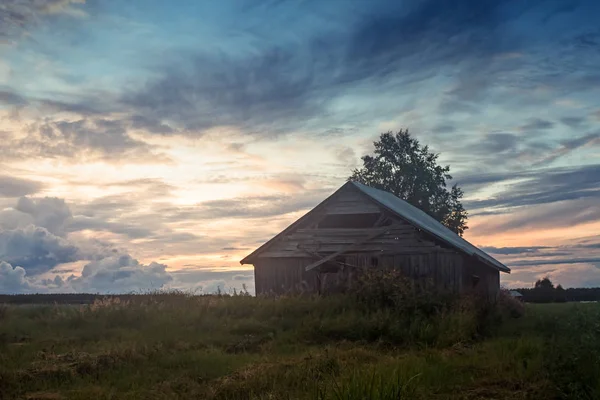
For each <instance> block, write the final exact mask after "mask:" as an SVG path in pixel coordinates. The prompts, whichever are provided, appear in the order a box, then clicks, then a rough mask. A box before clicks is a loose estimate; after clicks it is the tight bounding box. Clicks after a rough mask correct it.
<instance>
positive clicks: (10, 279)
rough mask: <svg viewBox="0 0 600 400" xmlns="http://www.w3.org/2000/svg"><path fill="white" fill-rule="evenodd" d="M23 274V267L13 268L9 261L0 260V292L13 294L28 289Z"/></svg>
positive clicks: (24, 273) (27, 283)
mask: <svg viewBox="0 0 600 400" xmlns="http://www.w3.org/2000/svg"><path fill="white" fill-rule="evenodd" d="M25 275H26V272H25V270H24V269H23V268H21V267H14V268H13V266H12V265H10V264H9V263H7V262H4V261H0V293H2V294H14V293H24V292H27V291H29V289H30V286H29V282H28V281H27V279H25Z"/></svg>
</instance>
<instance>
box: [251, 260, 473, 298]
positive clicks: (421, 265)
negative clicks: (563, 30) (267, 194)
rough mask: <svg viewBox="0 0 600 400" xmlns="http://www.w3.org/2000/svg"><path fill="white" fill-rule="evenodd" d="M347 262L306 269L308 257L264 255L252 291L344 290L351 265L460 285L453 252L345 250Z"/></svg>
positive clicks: (457, 288) (448, 286) (452, 287)
mask: <svg viewBox="0 0 600 400" xmlns="http://www.w3.org/2000/svg"><path fill="white" fill-rule="evenodd" d="M340 260H343V262H345V263H346V264H347V265H348V266H347V267H344V268H341V269H340V270H338V271H336V272H322V271H308V272H307V271H306V270H305V267H306V266H307V265H309V264H310V263H312V262H313V261H314V259H312V258H289V257H283V258H267V259H259V261H257V262H256V264H255V265H254V277H255V287H256V294H267V293H275V294H285V293H326V292H335V291H340V290H344V289H345V288H347V287H348V285H349V284H351V282H352V280H353V279H354V277H355V273H354V272H355V271H356V268H355V267H360V268H364V267H366V268H383V269H391V268H394V269H398V270H401V271H402V272H403V274H404V275H406V276H407V277H409V278H412V279H416V280H420V281H422V282H423V283H426V284H428V285H430V286H431V287H435V288H438V289H440V290H443V291H449V292H454V293H459V292H461V290H462V288H463V277H462V267H463V257H462V256H461V255H460V254H457V253H430V254H396V255H384V256H380V255H378V254H376V253H372V254H364V253H355V254H346V255H344V256H343V257H341V258H340Z"/></svg>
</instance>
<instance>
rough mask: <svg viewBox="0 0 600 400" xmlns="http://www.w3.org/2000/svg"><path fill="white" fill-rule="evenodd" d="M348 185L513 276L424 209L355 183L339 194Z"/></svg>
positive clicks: (243, 261) (439, 237) (264, 247)
mask: <svg viewBox="0 0 600 400" xmlns="http://www.w3.org/2000/svg"><path fill="white" fill-rule="evenodd" d="M348 185H351V186H352V187H354V188H356V189H358V190H359V191H361V192H362V193H364V194H365V195H367V196H368V197H369V198H371V200H373V201H374V202H375V203H377V204H379V205H380V206H381V207H383V208H385V209H387V210H388V211H390V212H391V213H393V214H396V215H397V216H398V217H400V218H402V219H404V220H406V221H407V222H409V223H410V224H412V225H413V226H415V227H417V228H419V229H421V230H423V231H425V232H427V233H429V234H430V235H432V236H434V237H435V238H437V239H438V240H440V241H441V242H444V243H446V244H447V245H449V246H451V247H454V248H456V249H457V250H460V251H462V252H464V253H466V254H468V255H471V256H474V257H476V258H478V259H479V260H480V261H482V262H483V263H485V264H487V265H488V266H490V267H492V268H495V269H497V270H499V271H503V272H508V273H510V269H509V268H508V267H507V266H505V265H504V264H502V263H501V262H499V261H498V260H496V259H495V258H493V257H491V256H490V255H488V254H487V253H485V252H484V251H483V250H481V249H479V248H477V247H476V246H474V245H472V244H471V243H469V242H467V241H466V240H465V239H463V238H462V237H460V236H458V235H457V234H456V233H454V232H452V231H451V230H450V229H448V228H446V227H445V226H444V225H442V224H441V223H439V222H438V221H437V220H435V219H434V218H433V217H431V216H429V215H428V214H426V213H425V212H424V211H421V210H420V209H418V208H416V207H415V206H413V205H411V204H409V203H408V202H406V201H404V200H401V199H400V198H398V197H396V196H395V195H393V194H392V193H389V192H385V191H383V190H379V189H375V188H372V187H370V186H367V185H363V184H362V183H358V182H353V181H349V182H346V184H344V185H343V186H342V187H341V188H340V189H338V191H339V190H342V189H343V188H345V187H347V186H348ZM336 193H337V191H336ZM334 195H335V193H334ZM331 197H333V195H332V196H330V197H328V198H327V199H325V200H324V201H323V202H321V204H319V205H318V206H317V207H315V208H314V209H313V211H314V210H315V209H317V208H319V207H320V206H322V205H323V204H324V203H325V202H327V201H328V200H329V199H330V198H331ZM311 213H312V211H311V212H309V213H307V214H306V215H304V216H303V217H302V218H300V219H299V220H297V221H296V222H294V223H293V224H292V225H290V226H289V227H288V228H286V229H285V230H284V231H282V232H281V233H279V234H278V235H277V236H275V237H274V238H272V239H271V240H269V241H268V242H266V243H265V244H263V245H262V246H260V247H259V248H258V249H256V250H255V251H253V252H252V253H251V254H249V255H248V256H246V257H245V258H244V259H243V260H241V261H240V263H241V264H249V263H251V258H253V257H255V256H257V255H258V254H259V253H261V252H262V251H264V250H266V248H267V247H269V246H270V244H271V243H273V242H274V241H275V239H277V238H278V237H280V236H282V235H284V234H286V233H287V232H289V231H290V230H292V229H294V228H295V227H296V226H297V225H298V224H299V223H300V222H301V221H303V220H304V219H305V218H307V217H308V216H309V215H310V214H311Z"/></svg>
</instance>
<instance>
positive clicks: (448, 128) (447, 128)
mask: <svg viewBox="0 0 600 400" xmlns="http://www.w3.org/2000/svg"><path fill="white" fill-rule="evenodd" d="M432 132H434V133H454V132H456V126H454V125H450V124H442V125H437V126H435V127H434V128H433V129H432Z"/></svg>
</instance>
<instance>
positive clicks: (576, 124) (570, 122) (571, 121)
mask: <svg viewBox="0 0 600 400" xmlns="http://www.w3.org/2000/svg"><path fill="white" fill-rule="evenodd" d="M585 121H586V118H584V117H563V118H561V119H560V122H562V123H563V124H565V125H567V126H568V127H571V128H573V129H577V128H580V127H581V126H582V125H583V124H584V123H585Z"/></svg>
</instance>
